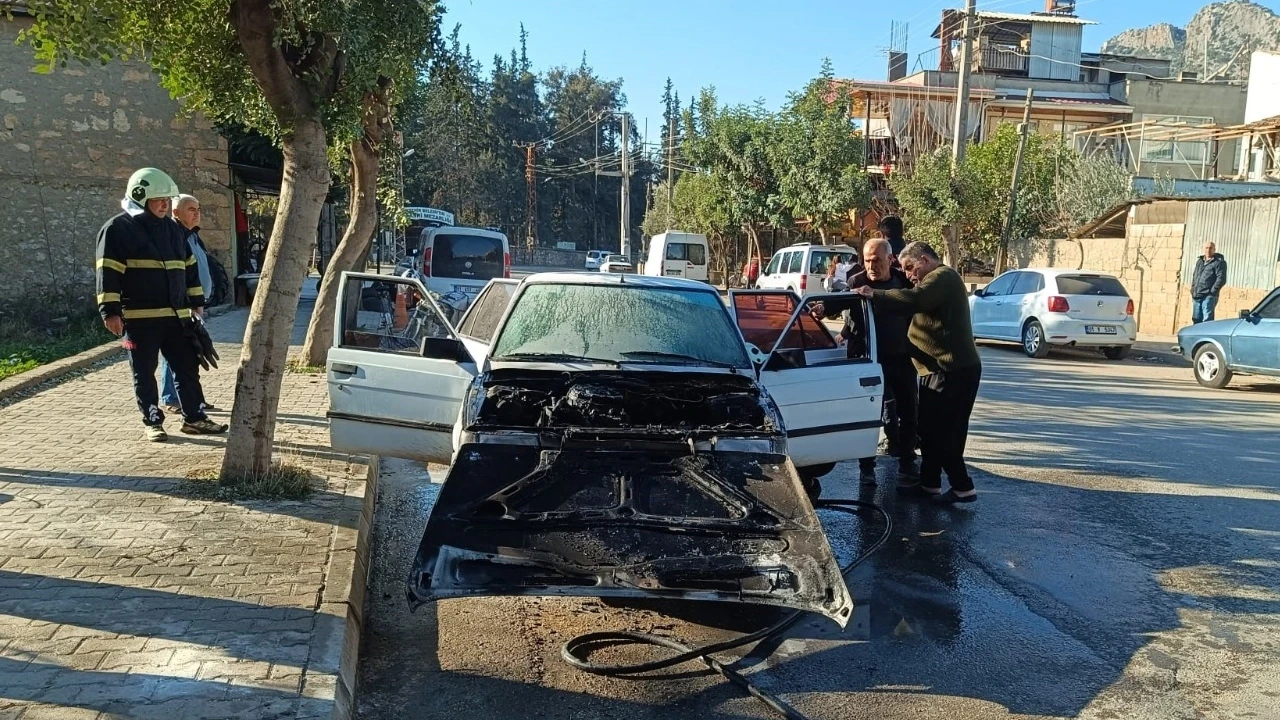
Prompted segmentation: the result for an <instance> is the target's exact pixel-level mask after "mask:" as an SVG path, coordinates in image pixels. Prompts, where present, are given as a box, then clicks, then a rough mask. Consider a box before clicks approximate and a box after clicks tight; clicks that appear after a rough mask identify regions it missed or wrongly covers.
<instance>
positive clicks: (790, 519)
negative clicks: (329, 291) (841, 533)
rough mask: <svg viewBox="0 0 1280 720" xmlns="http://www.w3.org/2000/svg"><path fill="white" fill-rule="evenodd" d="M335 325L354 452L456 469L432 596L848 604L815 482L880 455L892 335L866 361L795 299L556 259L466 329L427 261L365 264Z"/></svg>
mask: <svg viewBox="0 0 1280 720" xmlns="http://www.w3.org/2000/svg"><path fill="white" fill-rule="evenodd" d="M601 308H608V312H600V309H601ZM863 313H864V314H863V318H864V320H865V321H866V322H867V327H868V328H869V332H870V334H871V336H872V337H873V338H874V332H875V326H874V319H873V317H872V316H871V314H870V312H869V309H868V306H867V305H865V304H864V306H863ZM334 330H335V337H334V344H333V347H331V348H330V350H329V356H328V361H327V366H328V386H329V413H328V418H329V433H330V442H331V444H332V445H333V447H334V448H335V449H338V450H342V451H345V452H353V453H362V454H369V455H378V456H387V457H402V458H409V459H416V460H422V461H428V462H437V463H450V464H451V467H450V470H449V474H448V476H447V477H446V479H445V481H444V484H443V487H442V488H441V490H440V493H439V496H438V498H437V500H436V501H435V505H434V507H433V509H432V511H431V515H430V518H429V519H428V521H427V526H426V528H425V530H424V532H423V537H422V542H421V544H420V545H419V548H418V554H417V557H416V558H415V560H414V562H413V568H412V570H411V573H410V578H409V596H410V599H411V601H412V602H413V603H414V604H415V605H416V604H419V603H423V602H428V601H431V600H436V599H441V598H449V597H466V596H474V595H585V596H615V597H653V596H657V597H665V598H668V599H670V598H685V599H690V600H722V601H723V600H727V601H733V602H747V603H760V604H766V605H774V606H780V607H789V608H798V609H803V610H811V611H813V612H818V613H821V614H823V615H826V616H827V617H830V618H832V619H834V620H836V621H837V622H839V623H840V624H841V625H843V624H844V623H845V622H847V621H848V618H849V617H850V613H851V610H852V607H853V601H852V599H851V598H850V597H849V593H848V589H847V587H846V586H845V584H844V580H843V578H842V576H841V574H840V570H839V567H838V565H837V563H836V560H835V557H834V554H833V553H832V551H831V548H830V545H829V543H828V542H827V538H826V536H825V535H824V534H823V531H822V525H821V523H820V522H819V521H818V518H817V514H816V512H815V511H814V509H813V506H812V504H811V503H810V501H809V500H808V499H807V498H806V497H805V495H806V490H808V491H809V492H810V493H812V490H809V488H808V487H806V485H807V483H806V482H805V476H806V475H808V476H809V477H816V476H817V475H820V474H822V473H823V472H827V471H829V470H830V469H831V467H832V466H833V465H834V463H836V462H840V461H845V460H850V459H853V458H860V457H869V456H872V455H874V454H875V447H876V440H877V438H878V433H879V427H880V409H881V400H882V395H883V388H884V376H883V373H882V372H881V368H880V365H879V363H878V361H877V356H876V350H875V347H876V345H875V343H874V342H870V343H868V348H869V349H868V350H867V351H866V352H865V353H863V354H856V355H855V356H853V357H850V356H849V353H848V350H847V349H846V348H842V347H839V345H838V344H837V342H836V341H835V339H834V338H833V337H832V336H831V334H830V332H829V331H828V330H827V329H826V327H825V326H823V325H822V323H820V322H819V321H817V320H815V319H813V318H812V317H811V315H810V314H809V312H808V310H807V308H806V306H805V304H804V303H802V302H801V300H800V298H798V297H797V296H795V295H793V294H792V293H790V292H785V291H763V290H749V291H734V292H733V293H732V294H731V297H730V303H729V306H726V304H725V303H724V301H723V300H722V299H721V298H720V295H719V293H718V292H717V291H716V290H715V289H714V288H712V287H710V286H708V285H707V284H706V283H703V282H698V281H693V280H686V279H676V278H658V277H647V276H642V275H641V276H637V275H612V274H599V273H548V274H540V275H533V276H530V277H528V278H525V279H524V280H523V281H521V282H519V283H516V282H513V281H511V280H507V279H495V280H494V281H493V282H491V283H490V284H489V285H488V286H487V287H486V288H485V290H484V291H482V292H481V293H480V296H479V297H478V298H477V300H476V302H475V303H474V304H473V305H472V307H471V308H470V310H469V312H468V314H467V315H466V316H465V317H464V318H463V319H462V321H461V322H460V323H459V324H458V326H457V328H456V329H455V327H454V326H453V325H452V324H451V323H449V322H448V321H446V320H445V318H444V317H443V315H442V314H441V312H440V310H439V308H438V307H437V305H436V304H435V303H434V302H433V301H432V299H431V297H430V295H429V294H428V293H427V291H426V289H425V288H424V287H423V286H422V284H421V283H419V282H418V281H417V280H416V279H414V278H399V277H389V276H385V275H372V274H357V273H343V275H342V280H341V285H340V289H339V292H338V308H337V313H336V317H335V326H334ZM806 470H807V471H808V472H806Z"/></svg>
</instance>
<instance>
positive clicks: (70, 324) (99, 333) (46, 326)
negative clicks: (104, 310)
mask: <svg viewBox="0 0 1280 720" xmlns="http://www.w3.org/2000/svg"><path fill="white" fill-rule="evenodd" d="M111 340H112V336H111V334H110V333H108V332H107V331H106V330H105V329H104V328H103V327H102V320H101V319H100V318H99V317H98V313H97V312H96V311H95V310H94V307H93V304H92V301H91V300H85V299H82V298H81V299H74V298H70V297H68V298H53V299H51V298H41V299H40V302H39V303H27V304H23V305H12V306H7V307H5V308H3V310H0V380H3V379H5V378H7V377H11V376H13V375H18V374H20V373H24V372H26V371H28V370H32V369H35V368H37V367H39V366H41V365H46V364H48V363H51V362H54V361H55V360H61V359H62V358H65V357H70V356H72V355H76V354H78V353H82V352H84V351H85V350H89V349H92V348H95V347H97V346H99V345H102V344H104V343H108V342H111Z"/></svg>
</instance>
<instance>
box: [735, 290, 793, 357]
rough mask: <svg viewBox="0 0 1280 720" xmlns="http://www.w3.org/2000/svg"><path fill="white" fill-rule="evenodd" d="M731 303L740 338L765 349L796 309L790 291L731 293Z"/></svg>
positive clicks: (776, 336) (783, 330)
mask: <svg viewBox="0 0 1280 720" xmlns="http://www.w3.org/2000/svg"><path fill="white" fill-rule="evenodd" d="M732 303H733V315H734V319H735V320H736V321H737V323H738V329H739V330H740V331H742V338H743V339H744V340H746V341H747V342H749V343H751V344H752V345H755V346H756V347H758V348H760V350H761V351H763V352H766V353H767V352H769V350H770V349H771V348H773V346H774V345H776V344H777V343H778V338H780V337H782V333H783V332H785V331H786V329H787V321H789V320H790V319H791V316H792V315H794V314H795V311H796V299H795V297H794V296H793V295H792V294H791V293H789V292H771V293H759V292H746V293H734V294H733V296H732Z"/></svg>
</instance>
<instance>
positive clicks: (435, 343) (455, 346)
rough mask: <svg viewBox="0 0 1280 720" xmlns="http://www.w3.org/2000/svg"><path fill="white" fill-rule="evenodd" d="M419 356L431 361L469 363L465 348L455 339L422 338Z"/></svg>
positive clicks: (469, 358)
mask: <svg viewBox="0 0 1280 720" xmlns="http://www.w3.org/2000/svg"><path fill="white" fill-rule="evenodd" d="M419 354H420V355H421V356H422V357H424V358H430V359H432V360H452V361H453V362H471V356H470V355H468V354H467V348H466V347H465V346H464V345H463V344H462V341H461V340H458V339H457V338H434V337H428V338H423V339H422V347H421V348H419Z"/></svg>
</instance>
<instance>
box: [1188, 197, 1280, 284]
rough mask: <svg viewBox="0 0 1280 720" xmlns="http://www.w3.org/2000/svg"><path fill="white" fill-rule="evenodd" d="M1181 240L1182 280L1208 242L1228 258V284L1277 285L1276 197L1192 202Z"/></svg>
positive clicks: (1279, 227)
mask: <svg viewBox="0 0 1280 720" xmlns="http://www.w3.org/2000/svg"><path fill="white" fill-rule="evenodd" d="M1188 205H1189V207H1188V208H1187V226H1186V232H1185V234H1184V235H1183V240H1182V243H1183V244H1182V276H1181V280H1182V284H1184V285H1189V284H1190V283H1191V276H1192V273H1194V272H1195V267H1196V259H1197V258H1199V257H1200V256H1202V255H1203V254H1204V252H1203V248H1204V244H1205V243H1206V242H1208V241H1210V240H1212V241H1213V242H1214V243H1215V244H1216V245H1217V246H1218V252H1220V253H1222V255H1223V257H1225V258H1226V259H1227V284H1228V285H1233V286H1235V287H1243V288H1252V289H1254V290H1270V289H1272V288H1273V287H1275V285H1276V263H1277V262H1280V197H1267V198H1243V199H1239V200H1200V201H1191V202H1189V203H1188Z"/></svg>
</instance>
